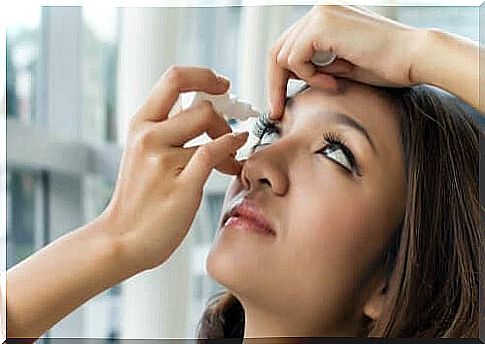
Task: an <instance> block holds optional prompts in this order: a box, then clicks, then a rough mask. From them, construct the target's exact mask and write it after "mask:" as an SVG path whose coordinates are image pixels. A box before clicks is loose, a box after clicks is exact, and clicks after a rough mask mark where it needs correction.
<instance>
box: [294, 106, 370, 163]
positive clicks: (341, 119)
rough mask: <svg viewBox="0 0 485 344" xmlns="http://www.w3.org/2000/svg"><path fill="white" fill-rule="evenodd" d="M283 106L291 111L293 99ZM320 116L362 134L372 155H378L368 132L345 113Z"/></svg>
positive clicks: (330, 113) (332, 112)
mask: <svg viewBox="0 0 485 344" xmlns="http://www.w3.org/2000/svg"><path fill="white" fill-rule="evenodd" d="M285 106H286V109H287V110H290V111H291V110H292V108H293V107H294V98H293V97H288V98H287V99H286V102H285ZM320 114H321V115H322V116H326V117H328V115H330V118H331V120H332V121H334V122H337V123H340V124H343V125H345V126H348V127H350V128H352V129H354V130H356V131H357V132H359V133H360V134H362V135H363V136H364V137H365V138H366V139H367V141H368V142H369V144H370V146H371V147H372V150H373V151H374V154H376V155H378V153H377V149H376V145H375V144H374V141H373V140H372V137H371V136H370V135H369V132H368V131H367V130H366V129H365V127H364V126H363V125H362V124H361V123H359V122H358V121H357V120H355V119H354V118H353V117H352V116H349V115H347V114H345V113H342V112H335V111H331V112H322V113H320Z"/></svg>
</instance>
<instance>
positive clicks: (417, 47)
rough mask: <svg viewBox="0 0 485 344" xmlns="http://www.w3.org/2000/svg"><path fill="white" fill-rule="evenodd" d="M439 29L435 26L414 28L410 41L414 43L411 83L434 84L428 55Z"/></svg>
mask: <svg viewBox="0 0 485 344" xmlns="http://www.w3.org/2000/svg"><path fill="white" fill-rule="evenodd" d="M437 34H438V29H435V28H414V30H413V32H412V33H411V39H410V43H411V45H412V47H413V48H412V50H411V59H410V66H409V80H410V82H411V84H413V85H415V84H423V83H428V84H432V80H430V77H429V71H430V69H429V67H428V66H427V65H426V64H427V63H428V59H427V58H428V57H429V54H430V52H429V51H430V49H432V46H433V42H434V41H435V37H434V36H435V35H437Z"/></svg>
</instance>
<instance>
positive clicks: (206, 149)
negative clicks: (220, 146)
mask: <svg viewBox="0 0 485 344" xmlns="http://www.w3.org/2000/svg"><path fill="white" fill-rule="evenodd" d="M198 155H199V159H200V161H201V162H202V163H203V164H204V165H207V166H208V165H211V162H212V159H213V158H214V151H213V149H212V147H211V145H209V144H205V145H203V146H201V147H199V149H198Z"/></svg>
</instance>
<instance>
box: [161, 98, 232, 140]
mask: <svg viewBox="0 0 485 344" xmlns="http://www.w3.org/2000/svg"><path fill="white" fill-rule="evenodd" d="M155 125H156V126H157V127H158V129H157V131H158V133H159V141H160V144H161V145H162V144H163V145H168V146H173V147H178V146H183V145H184V143H186V142H187V141H189V140H191V139H193V138H195V137H197V136H199V135H202V134H203V133H205V132H207V134H208V135H209V136H210V137H211V138H217V137H219V136H221V135H224V134H227V133H230V132H231V131H232V130H231V127H230V126H229V124H228V123H227V122H226V120H225V119H224V118H223V117H222V116H221V115H219V114H217V113H216V112H215V110H214V108H213V106H212V104H211V102H209V101H201V102H200V103H197V104H195V105H194V106H191V107H189V108H188V109H186V110H184V111H182V112H180V113H178V114H177V115H175V116H174V117H172V118H170V119H169V120H167V121H164V122H160V123H156V124H155Z"/></svg>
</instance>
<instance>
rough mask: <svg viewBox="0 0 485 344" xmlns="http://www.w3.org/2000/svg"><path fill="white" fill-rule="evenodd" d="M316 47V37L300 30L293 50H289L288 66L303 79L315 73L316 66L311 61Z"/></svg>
mask: <svg viewBox="0 0 485 344" xmlns="http://www.w3.org/2000/svg"><path fill="white" fill-rule="evenodd" d="M302 31H303V30H302ZM314 47H315V44H314V37H313V36H311V35H308V34H307V35H305V34H304V33H303V32H299V33H298V38H297V39H296V40H295V42H294V43H293V46H292V47H291V51H290V52H289V55H288V62H287V63H288V67H287V68H288V69H290V70H291V71H293V72H294V73H295V74H296V75H298V76H299V77H300V78H301V79H303V80H305V79H307V78H310V77H311V76H312V75H313V74H315V71H316V68H315V65H314V64H313V63H312V62H311V58H312V56H313V54H314V53H315V48H314Z"/></svg>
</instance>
